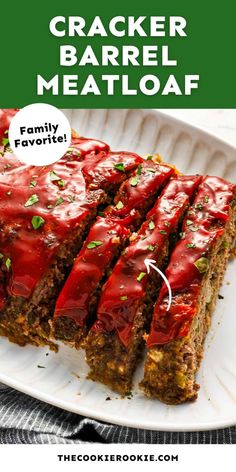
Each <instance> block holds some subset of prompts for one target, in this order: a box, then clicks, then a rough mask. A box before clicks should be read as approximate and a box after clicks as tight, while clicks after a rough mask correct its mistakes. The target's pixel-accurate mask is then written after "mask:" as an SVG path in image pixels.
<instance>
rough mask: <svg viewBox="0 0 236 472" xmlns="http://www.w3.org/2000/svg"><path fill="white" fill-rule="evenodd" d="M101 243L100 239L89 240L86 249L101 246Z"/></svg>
mask: <svg viewBox="0 0 236 472" xmlns="http://www.w3.org/2000/svg"><path fill="white" fill-rule="evenodd" d="M102 244H103V242H102V241H90V243H88V244H87V249H94V248H95V247H97V246H101V245H102Z"/></svg>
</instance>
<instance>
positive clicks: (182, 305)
mask: <svg viewBox="0 0 236 472" xmlns="http://www.w3.org/2000/svg"><path fill="white" fill-rule="evenodd" d="M235 191H236V186H235V185H232V184H230V183H228V182H226V181H225V180H223V179H220V178H217V177H206V178H205V179H204V180H203V183H202V185H201V186H200V187H199V191H198V194H197V196H196V198H195V201H194V204H193V206H192V207H191V208H190V211H189V212H188V215H187V216H186V218H185V220H184V223H183V235H182V239H181V240H180V241H179V243H178V244H177V246H176V247H175V249H174V251H173V253H172V256H171V259H170V263H169V265H168V267H167V270H166V276H167V279H168V281H169V283H170V285H171V288H172V294H173V298H172V304H171V307H170V309H169V311H167V293H166V286H165V285H163V287H162V289H161V291H160V294H159V297H158V299H157V302H156V306H155V311H154V315H153V320H152V325H151V331H150V335H149V337H148V341H147V348H148V353H147V358H146V363H145V371H144V379H143V381H142V383H141V387H142V389H143V390H144V392H145V393H146V394H147V395H148V396H151V397H155V398H158V399H159V400H161V401H163V402H165V403H168V404H177V403H182V402H186V401H192V400H195V399H196V398H197V390H198V385H197V383H196V379H195V376H196V372H197V370H198V368H199V365H200V362H201V359H202V354H203V345H204V340H205V337H206V334H207V332H208V329H209V326H210V323H211V316H212V313H213V310H214V308H215V304H216V300H217V295H218V293H219V288H220V285H221V282H222V279H223V276H224V273H225V269H226V266H227V262H228V259H229V256H230V250H231V247H232V244H233V242H234V239H235V234H236V212H235Z"/></svg>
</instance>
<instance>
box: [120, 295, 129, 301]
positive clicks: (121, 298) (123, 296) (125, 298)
mask: <svg viewBox="0 0 236 472" xmlns="http://www.w3.org/2000/svg"><path fill="white" fill-rule="evenodd" d="M120 300H122V301H124V300H128V297H127V295H122V297H120Z"/></svg>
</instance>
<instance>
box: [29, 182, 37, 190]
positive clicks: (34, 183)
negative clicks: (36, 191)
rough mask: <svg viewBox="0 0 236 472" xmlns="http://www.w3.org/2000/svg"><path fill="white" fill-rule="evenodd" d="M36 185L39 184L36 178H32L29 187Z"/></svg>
mask: <svg viewBox="0 0 236 472" xmlns="http://www.w3.org/2000/svg"><path fill="white" fill-rule="evenodd" d="M36 185H37V182H36V180H32V181H31V182H30V184H29V187H30V188H33V187H35V186H36Z"/></svg>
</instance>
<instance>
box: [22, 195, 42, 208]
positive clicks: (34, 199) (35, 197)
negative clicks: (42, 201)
mask: <svg viewBox="0 0 236 472" xmlns="http://www.w3.org/2000/svg"><path fill="white" fill-rule="evenodd" d="M38 201H39V197H38V195H36V194H34V195H31V197H30V198H28V200H27V202H25V207H29V206H32V205H34V204H35V203H37V202H38Z"/></svg>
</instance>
